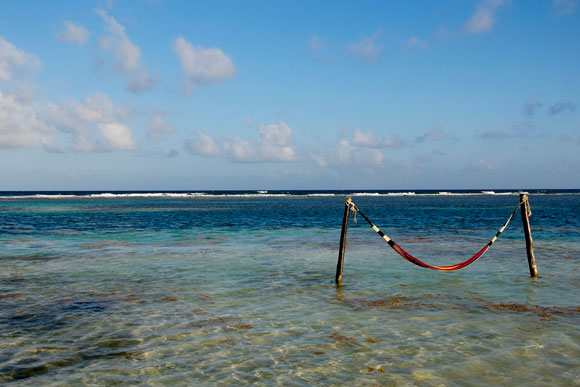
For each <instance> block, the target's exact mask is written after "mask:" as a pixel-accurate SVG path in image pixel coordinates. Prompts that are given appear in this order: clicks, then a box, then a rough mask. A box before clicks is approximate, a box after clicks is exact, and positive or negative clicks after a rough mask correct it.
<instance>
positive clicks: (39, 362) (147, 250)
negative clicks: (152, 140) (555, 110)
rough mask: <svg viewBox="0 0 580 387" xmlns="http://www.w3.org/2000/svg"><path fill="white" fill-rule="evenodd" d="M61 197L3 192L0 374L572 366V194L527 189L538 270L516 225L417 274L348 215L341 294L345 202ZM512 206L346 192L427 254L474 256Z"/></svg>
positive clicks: (457, 380) (498, 370)
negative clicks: (455, 268)
mask: <svg viewBox="0 0 580 387" xmlns="http://www.w3.org/2000/svg"><path fill="white" fill-rule="evenodd" d="M62 200H63V201H64V202H62V203H59V204H58V206H57V205H55V202H54V200H51V201H49V202H47V204H46V207H44V208H43V206H44V205H45V204H44V202H43V201H42V200H40V199H26V200H24V199H22V200H13V201H11V202H10V203H9V206H10V211H6V212H3V211H2V208H1V205H2V203H0V266H1V267H2V270H1V271H0V382H11V381H18V382H19V383H24V384H51V383H55V384H58V383H62V384H93V385H94V384H121V383H122V384H126V383H131V384H135V383H150V384H155V385H157V384H176V383H179V384H199V383H216V384H226V383H236V384H241V383H260V384H290V385H306V384H311V383H318V384H322V383H323V384H341V385H344V384H347V385H377V384H378V385H383V384H386V385H399V384H401V385H413V384H417V383H418V384H419V385H454V384H455V385H465V384H472V385H489V384H500V385H506V384H533V385H554V384H555V385H573V384H575V383H576V384H577V383H578V380H579V379H580V371H579V370H578V365H577V363H578V359H579V358H580V344H579V343H580V332H579V325H578V321H579V317H580V307H579V306H580V289H579V288H580V281H578V275H577V273H578V269H580V267H579V266H580V265H579V261H578V252H580V233H579V232H578V230H579V229H580V227H579V226H580V225H579V223H580V216H578V215H579V214H578V211H579V209H580V206H579V203H580V197H578V198H577V197H576V196H570V197H568V196H565V195H564V196H557V197H551V196H544V197H540V198H535V197H532V198H531V203H532V209H533V211H534V215H533V217H532V224H533V225H534V227H535V228H534V231H533V232H534V241H535V244H536V259H537V263H538V267H539V271H540V277H539V278H538V279H530V278H529V277H528V271H527V270H528V269H527V262H526V257H525V250H524V242H523V237H522V230H521V226H520V224H519V223H518V222H517V221H515V222H514V223H512V224H511V225H510V226H509V228H508V229H507V230H506V232H505V233H504V235H502V237H501V238H500V240H499V241H498V242H497V243H496V244H495V245H494V246H493V247H492V249H491V250H490V251H489V252H488V253H487V254H486V255H485V256H484V257H483V258H482V259H481V260H480V261H478V262H477V263H476V264H474V265H472V266H470V267H469V268H467V269H465V270H463V271H460V272H457V273H440V272H433V271H428V270H424V269H420V268H417V267H415V266H413V265H411V264H409V263H408V262H405V261H403V260H402V259H401V258H400V257H398V256H397V255H396V254H395V253H394V252H393V251H392V250H390V248H389V247H388V246H387V245H385V244H384V243H383V242H382V241H381V240H380V238H377V236H376V234H375V233H374V232H373V231H372V230H370V229H369V228H368V227H366V226H364V225H362V224H359V225H358V226H355V225H351V226H350V227H349V234H348V246H347V253H346V261H345V268H344V279H343V286H342V287H341V288H336V287H335V286H334V283H333V280H334V270H335V265H336V256H337V245H338V239H339V234H340V222H341V220H342V209H343V199H342V198H298V199H297V198H261V199H258V198H244V199H239V198H226V199H224V198H221V199H195V200H191V199H189V200H185V199H171V198H166V199H156V200H150V199H145V198H138V199H134V198H124V199H114V200H113V201H112V202H111V201H110V199H109V200H107V199H94V198H93V199H90V200H89V199H82V200H81V199H77V200H76V202H75V203H73V204H74V205H71V204H70V203H65V202H66V201H67V200H71V199H62ZM99 200H100V201H99ZM516 200H517V199H516ZM513 201H514V198H513V197H494V196H490V197H385V198H380V197H378V198H377V197H360V198H356V202H357V205H358V206H359V207H361V209H363V211H365V214H367V215H368V216H370V217H371V219H372V220H373V221H374V222H375V223H377V225H379V227H381V228H382V229H384V230H385V231H386V232H388V233H389V235H390V236H392V237H393V239H395V240H397V241H398V242H400V243H401V244H402V245H403V246H404V248H405V249H407V250H408V251H409V252H411V253H412V254H414V255H416V256H418V257H421V258H422V259H424V260H425V261H426V262H428V263H431V264H450V263H451V264H452V263H456V262H458V261H461V260H464V259H465V258H466V257H468V256H471V255H472V253H473V252H474V250H475V249H477V248H479V247H480V246H482V245H483V244H485V243H486V242H487V240H489V238H490V237H492V236H493V234H495V232H496V231H497V228H498V227H499V226H501V224H502V223H503V221H505V218H506V217H507V216H509V213H510V212H511V210H512V209H513V204H514V203H513ZM516 204H517V203H516ZM95 206H99V208H101V210H100V211H96V210H95ZM30 207H33V208H34V209H35V211H34V212H31V211H29V209H30ZM132 209H134V211H133V210H132ZM564 213H566V215H563V214H564ZM516 220H517V219H516Z"/></svg>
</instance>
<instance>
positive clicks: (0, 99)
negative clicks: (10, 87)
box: [0, 90, 54, 148]
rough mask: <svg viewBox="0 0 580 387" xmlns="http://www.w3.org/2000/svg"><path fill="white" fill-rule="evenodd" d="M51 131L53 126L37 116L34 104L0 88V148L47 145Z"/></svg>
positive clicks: (49, 141) (50, 138) (51, 136)
mask: <svg viewBox="0 0 580 387" xmlns="http://www.w3.org/2000/svg"><path fill="white" fill-rule="evenodd" d="M53 133H54V128H53V127H51V126H50V125H47V124H45V122H44V121H43V120H42V119H41V118H40V117H39V116H38V114H37V112H36V111H35V108H34V105H31V104H29V103H21V102H20V101H18V99H17V98H15V97H14V96H12V95H9V94H5V93H3V92H2V90H0V148H27V147H34V146H39V145H48V144H50V143H51V141H52V138H53Z"/></svg>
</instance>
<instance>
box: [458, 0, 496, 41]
mask: <svg viewBox="0 0 580 387" xmlns="http://www.w3.org/2000/svg"><path fill="white" fill-rule="evenodd" d="M504 4H505V1H504V0H483V1H482V2H481V3H479V5H478V6H477V9H476V10H475V13H474V14H473V15H472V16H471V18H470V19H469V20H468V21H467V23H465V26H464V27H463V29H464V31H465V33H467V34H472V35H475V34H482V33H485V32H489V31H491V30H492V29H493V26H494V25H495V23H496V20H495V15H496V13H497V11H498V10H499V9H500V7H501V6H503V5H504Z"/></svg>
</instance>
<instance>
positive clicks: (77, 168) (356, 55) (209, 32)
mask: <svg viewBox="0 0 580 387" xmlns="http://www.w3.org/2000/svg"><path fill="white" fill-rule="evenodd" d="M578 69H580V4H579V3H578V1H577V0H543V1H542V0H537V1H523V0H520V1H518V0H511V1H509V0H478V1H468V0H448V1H444V0H442V1H404V2H395V1H364V2H346V1H345V2H337V1H316V2H312V1H286V2H282V1H243V2H242V1H212V2H192V1H169V0H167V1H163V0H157V1H153V0H151V1H146V0H134V1H92V2H91V1H82V2H80V1H58V2H45V1H18V2H16V1H12V2H5V3H3V4H2V12H1V13H0V163H1V165H2V168H0V190H209V189H218V190H221V189H234V190H237V189H419V188H424V189H446V188H448V189H454V188H455V189H460V188H473V189H478V188H510V189H511V188H513V189H518V188H580V184H579V182H580V119H579V118H580V71H579V70H578Z"/></svg>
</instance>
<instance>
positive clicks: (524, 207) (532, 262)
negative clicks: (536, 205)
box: [520, 194, 538, 277]
mask: <svg viewBox="0 0 580 387" xmlns="http://www.w3.org/2000/svg"><path fill="white" fill-rule="evenodd" d="M520 203H521V204H520V212H521V213H522V223H523V226H524V234H525V235H526V252H527V253H528V266H529V267H530V277H537V276H538V268H537V267H536V258H535V257H534V241H533V240H532V229H531V228H530V219H529V218H528V212H529V208H530V203H529V202H528V195H526V194H520Z"/></svg>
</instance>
